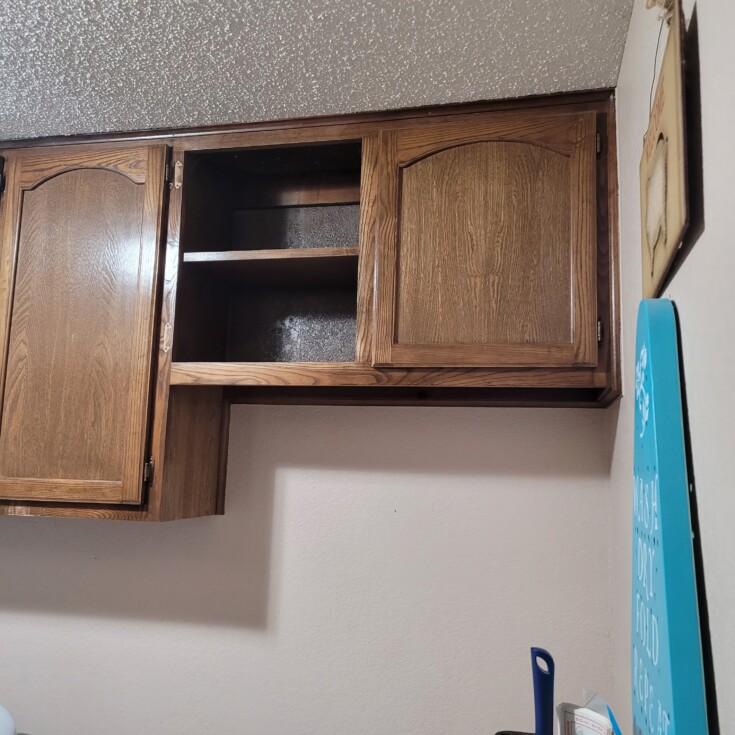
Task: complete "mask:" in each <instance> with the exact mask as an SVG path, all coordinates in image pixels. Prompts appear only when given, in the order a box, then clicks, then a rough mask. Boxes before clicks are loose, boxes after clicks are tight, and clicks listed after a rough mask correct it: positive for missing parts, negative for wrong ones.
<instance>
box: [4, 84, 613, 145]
mask: <svg viewBox="0 0 735 735" xmlns="http://www.w3.org/2000/svg"><path fill="white" fill-rule="evenodd" d="M614 96H615V90H614V89H600V90H590V91H586V92H568V93H563V94H554V95H543V96H534V97H519V98H514V99H503V100H489V101H479V102H468V103H460V104H448V105H441V106H434V107H413V108H406V109H402V110H386V111H381V112H363V113H355V114H351V115H332V116H326V117H312V118H300V119H291V120H273V121H265V122H252V123H233V124H230V125H217V126H214V125H212V126H201V127H193V128H177V129H151V130H138V131H129V132H117V133H101V134H91V135H72V136H50V137H44V138H27V139H23V140H7V141H2V140H0V152H1V151H3V150H11V149H14V148H33V147H40V146H52V145H77V144H82V143H115V144H117V145H119V144H120V143H124V142H128V141H130V142H134V143H139V142H140V141H148V140H160V141H161V142H168V143H173V142H174V141H176V142H182V143H185V144H186V143H189V145H185V146H184V147H187V148H196V147H201V148H226V147H227V144H228V142H229V143H230V144H231V145H234V146H236V145H237V144H236V142H235V141H232V140H230V138H231V136H234V135H237V134H238V133H252V132H259V131H290V130H291V131H292V130H305V129H310V128H312V129H313V128H330V132H329V135H330V138H329V139H331V140H337V139H350V138H360V137H365V136H370V135H375V134H376V133H377V131H378V129H379V128H381V127H383V126H385V124H386V123H391V122H402V121H410V120H413V119H417V118H418V119H421V118H433V117H437V116H451V115H459V114H467V113H472V112H478V113H479V112H492V111H500V110H514V109H524V110H528V109H531V108H534V107H539V108H544V107H552V108H553V107H563V106H566V105H577V106H580V105H588V109H590V110H597V111H604V110H605V109H606V105H607V103H609V101H610V100H611V99H612V98H614ZM194 141H197V144H196V145H193V143H194ZM202 143H203V144H202ZM213 143H214V144H213ZM200 144H202V145H200Z"/></svg>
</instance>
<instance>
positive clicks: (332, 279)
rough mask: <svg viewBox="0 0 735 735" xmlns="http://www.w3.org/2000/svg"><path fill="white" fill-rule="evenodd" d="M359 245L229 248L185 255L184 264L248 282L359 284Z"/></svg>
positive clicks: (257, 283) (211, 273)
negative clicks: (258, 248) (264, 248)
mask: <svg viewBox="0 0 735 735" xmlns="http://www.w3.org/2000/svg"><path fill="white" fill-rule="evenodd" d="M358 250H359V249H358V248H357V247H336V248H283V249H278V250H226V251H219V252H193V253H185V254H184V263H186V264H190V265H189V267H192V268H196V269H197V270H201V271H206V272H207V273H208V274H210V275H213V276H215V277H218V278H222V279H225V280H230V281H235V282H237V283H242V284H249V285H269V284H279V285H284V286H290V285H300V286H352V285H354V286H356V285H357V261H358Z"/></svg>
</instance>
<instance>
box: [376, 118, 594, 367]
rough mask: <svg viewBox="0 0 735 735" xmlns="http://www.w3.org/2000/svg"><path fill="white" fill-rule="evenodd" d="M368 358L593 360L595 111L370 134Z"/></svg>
mask: <svg viewBox="0 0 735 735" xmlns="http://www.w3.org/2000/svg"><path fill="white" fill-rule="evenodd" d="M380 144H381V168H380V171H381V175H382V176H384V180H383V181H382V182H381V192H382V199H381V202H380V209H379V215H378V216H379V236H378V248H377V292H376V304H375V306H376V310H375V330H376V339H375V349H374V363H375V364H376V365H385V366H389V365H395V366H409V367H410V366H416V367H417V366H426V367H432V366H436V367H473V366H475V367H480V366H481V367H496V366H497V367H507V366H517V367H575V366H595V365H596V364H597V314H596V304H597V294H596V251H597V244H596V224H595V223H596V201H595V197H596V183H595V182H596V117H595V113H593V112H589V113H587V112H583V113H579V112H576V113H573V114H563V113H544V112H543V111H537V112H531V113H528V112H526V113H504V114H498V113H495V114H492V115H487V116H485V115H472V116H469V115H468V116H463V117H462V119H461V120H459V121H456V122H450V123H446V124H433V125H426V126H425V127H418V126H417V127H415V128H411V129H401V130H391V131H384V132H383V133H382V134H381V141H380Z"/></svg>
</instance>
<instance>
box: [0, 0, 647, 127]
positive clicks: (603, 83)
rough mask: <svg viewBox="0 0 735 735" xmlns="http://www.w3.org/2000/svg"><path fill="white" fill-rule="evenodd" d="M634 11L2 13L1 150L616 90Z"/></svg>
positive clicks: (482, 6)
mask: <svg viewBox="0 0 735 735" xmlns="http://www.w3.org/2000/svg"><path fill="white" fill-rule="evenodd" d="M632 1H633V0H218V1H217V0H212V1H207V0H0V139H9V138H24V137H35V136H40V135H65V134H72V133H87V132H104V131H110V130H137V129H142V128H153V127H187V126H193V125H206V124H218V123H229V122H249V121H254V120H267V119H278V118H287V117H308V116H314V115H325V114H334V113H344V112H356V111H365V110H380V109H389V108H398V107H413V106H417V105H429V104H442V103H446V102H463V101H469V100H476V99H492V98H501V97H519V96H523V95H529V94H545V93H550V92H559V91H570V90H578V89H593V88H598V87H608V86H614V84H615V82H616V80H617V75H618V67H619V65H620V58H621V55H622V52H623V43H624V40H625V34H626V31H627V27H628V19H629V16H630V10H631V6H632Z"/></svg>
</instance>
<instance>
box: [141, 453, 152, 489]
mask: <svg viewBox="0 0 735 735" xmlns="http://www.w3.org/2000/svg"><path fill="white" fill-rule="evenodd" d="M154 469H155V464H154V461H153V457H151V458H150V459H149V460H148V461H147V462H144V463H143V482H144V483H145V484H146V485H150V484H151V483H152V482H153V470H154Z"/></svg>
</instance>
